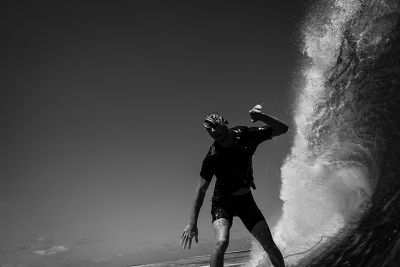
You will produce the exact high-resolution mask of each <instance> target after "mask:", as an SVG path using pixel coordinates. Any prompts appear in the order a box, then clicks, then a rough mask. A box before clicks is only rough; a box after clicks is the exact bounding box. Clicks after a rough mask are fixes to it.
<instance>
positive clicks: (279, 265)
mask: <svg viewBox="0 0 400 267" xmlns="http://www.w3.org/2000/svg"><path fill="white" fill-rule="evenodd" d="M251 233H252V234H253V236H254V237H255V238H256V239H257V240H258V242H260V244H261V246H262V247H263V248H264V250H265V252H267V254H268V256H269V259H270V260H271V263H272V265H274V266H275V267H284V266H285V263H284V261H283V256H282V253H281V251H280V250H279V248H278V247H277V246H276V244H275V242H274V240H273V239H272V235H271V231H270V230H269V227H268V224H267V222H266V221H265V220H261V221H259V222H258V223H256V225H255V226H254V227H253V229H252V230H251Z"/></svg>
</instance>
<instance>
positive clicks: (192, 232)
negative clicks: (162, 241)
mask: <svg viewBox="0 0 400 267" xmlns="http://www.w3.org/2000/svg"><path fill="white" fill-rule="evenodd" d="M209 185H210V182H207V181H206V180H205V179H203V178H200V181H199V183H198V185H197V187H196V190H195V194H194V198H193V206H192V212H191V215H190V221H189V224H188V225H187V226H186V227H185V229H184V230H183V233H182V241H181V246H182V244H184V245H183V248H184V249H185V248H186V245H188V249H190V247H191V245H192V238H193V237H195V240H196V243H198V242H199V240H198V229H197V218H198V217H199V212H200V208H201V206H202V205H203V201H204V196H205V195H206V192H207V189H208V186H209Z"/></svg>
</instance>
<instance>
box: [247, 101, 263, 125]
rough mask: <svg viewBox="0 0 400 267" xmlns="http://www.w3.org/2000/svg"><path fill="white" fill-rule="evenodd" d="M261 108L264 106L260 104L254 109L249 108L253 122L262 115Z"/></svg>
mask: <svg viewBox="0 0 400 267" xmlns="http://www.w3.org/2000/svg"><path fill="white" fill-rule="evenodd" d="M261 109H262V106H261V105H260V104H257V105H255V106H254V107H253V108H252V109H250V110H249V113H250V118H251V121H252V122H256V121H258V120H259V119H260V117H261V114H262V113H261Z"/></svg>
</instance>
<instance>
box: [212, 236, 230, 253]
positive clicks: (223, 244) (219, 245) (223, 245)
mask: <svg viewBox="0 0 400 267" xmlns="http://www.w3.org/2000/svg"><path fill="white" fill-rule="evenodd" d="M228 245H229V240H228V239H219V240H216V242H215V250H216V251H218V252H223V253H225V251H226V249H227V248H228Z"/></svg>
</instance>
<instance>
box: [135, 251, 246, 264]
mask: <svg viewBox="0 0 400 267" xmlns="http://www.w3.org/2000/svg"><path fill="white" fill-rule="evenodd" d="M249 260H250V250H242V251H230V252H227V253H226V254H225V261H224V266H230V267H239V266H244V265H246V264H247V263H248V262H249ZM134 266H135V267H180V266H182V267H183V266H185V267H186V266H187V267H206V266H210V255H204V256H197V257H191V258H187V259H183V260H178V261H171V262H160V263H153V264H145V265H133V266H131V267H134Z"/></svg>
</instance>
